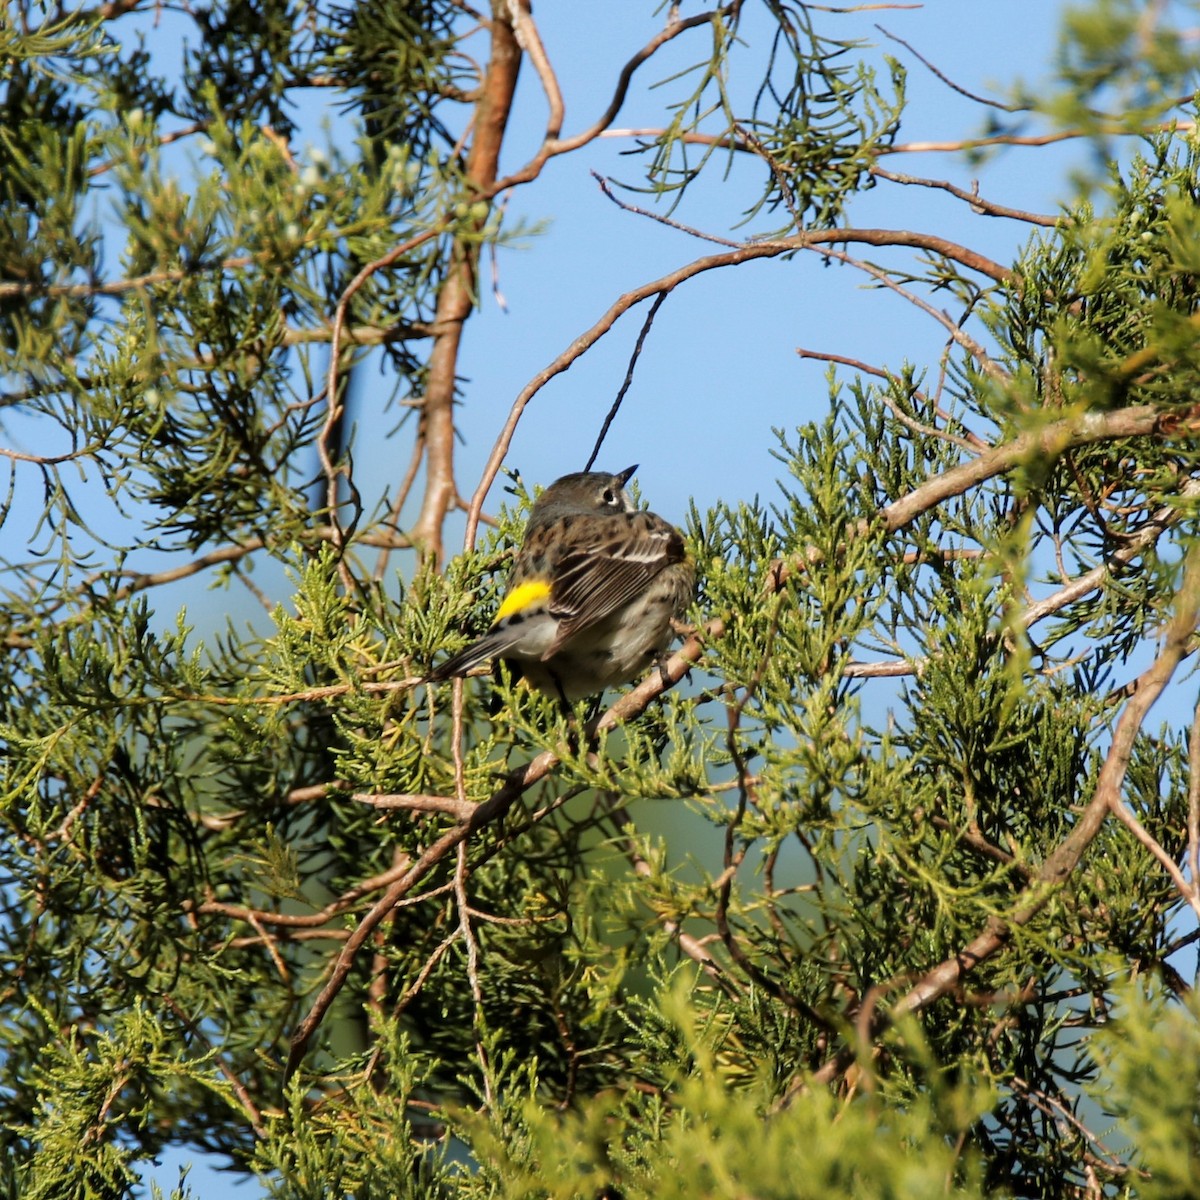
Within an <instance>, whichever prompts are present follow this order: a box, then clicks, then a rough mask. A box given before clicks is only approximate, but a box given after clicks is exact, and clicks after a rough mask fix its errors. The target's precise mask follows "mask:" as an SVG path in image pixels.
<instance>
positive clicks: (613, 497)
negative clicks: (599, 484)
mask: <svg viewBox="0 0 1200 1200" xmlns="http://www.w3.org/2000/svg"><path fill="white" fill-rule="evenodd" d="M616 502H617V493H616V492H614V491H613V490H612V488H605V489H604V503H605V504H616Z"/></svg>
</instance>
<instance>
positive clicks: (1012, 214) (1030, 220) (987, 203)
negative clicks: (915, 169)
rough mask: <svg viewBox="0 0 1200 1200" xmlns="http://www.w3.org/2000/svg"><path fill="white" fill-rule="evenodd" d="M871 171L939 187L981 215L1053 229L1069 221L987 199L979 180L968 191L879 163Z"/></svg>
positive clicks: (894, 180)
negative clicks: (980, 187)
mask: <svg viewBox="0 0 1200 1200" xmlns="http://www.w3.org/2000/svg"><path fill="white" fill-rule="evenodd" d="M870 171H871V174H872V175H874V176H876V177H877V178H879V179H886V180H888V181H889V182H891V183H899V184H904V185H906V186H910V187H927V188H937V189H939V190H941V191H943V192H949V193H950V195H952V196H956V197H957V198H958V199H959V200H965V201H966V202H967V203H968V204H969V205H970V206H971V211H972V212H975V213H978V214H979V215H980V216H984V217H1008V218H1009V219H1010V220H1013V221H1024V222H1026V223H1027V224H1029V225H1041V226H1044V227H1046V228H1048V229H1052V228H1053V227H1054V226H1056V225H1057V224H1058V223H1059V222H1060V221H1062V222H1068V218H1066V217H1051V216H1047V215H1045V214H1043V213H1034V212H1026V211H1025V210H1024V209H1020V208H1008V207H1006V206H1005V205H1003V204H996V203H994V202H993V201H991V200H985V199H984V198H983V197H982V196H981V195H980V194H979V183H978V181H976V182H975V183H974V185H973V186H972V189H971V190H970V191H969V192H968V191H966V190H965V189H963V188H960V187H956V186H955V185H954V184H952V183H950V182H948V181H947V180H945V179H924V178H922V177H921V176H919V175H905V174H903V173H902V172H900V171H888V170H885V169H884V168H883V167H881V166H880V165H879V164H878V163H876V164H874V165H873V166H872V167H871V169H870ZM1068 223H1069V222H1068Z"/></svg>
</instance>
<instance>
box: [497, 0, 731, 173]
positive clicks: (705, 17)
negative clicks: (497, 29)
mask: <svg viewBox="0 0 1200 1200" xmlns="http://www.w3.org/2000/svg"><path fill="white" fill-rule="evenodd" d="M741 7H742V0H732V3H730V4H727V5H725V6H724V7H723V8H719V9H715V10H714V11H712V12H703V13H697V14H696V15H695V16H694V17H687V18H686V19H684V20H682V21H681V20H673V21H671V22H670V24H668V25H667V26H666V27H665V28H664V29H662V30H661V31H660V32H659V33H657V34H655V36H654V37H652V38H651V39H650V40H649V41H648V42H647V43H646V44H645V45H644V46H643V47H642V48H641V49H640V50H639V51H638V52H637V53H636V54H634V55H633V57H632V58H630V59H629V60H628V61H627V62H626V63H625V65H624V66H623V67H622V68H621V72H620V74H619V75H618V76H617V84H616V88H615V89H614V91H613V96H612V99H611V100H610V101H609V103H608V107H607V108H606V109H605V110H604V112H603V113H601V115H600V116H599V117H598V118H597V119H596V120H595V121H593V122H592V124H591V125H589V126H588V127H587V128H586V129H584V130H581V131H580V132H579V133H576V134H573V135H572V136H571V137H567V138H562V137H559V136H557V129H558V128H561V123H562V112H561V108H559V109H558V110H556V108H555V105H554V100H553V98H552V97H553V95H555V94H557V89H558V84H557V81H556V80H555V79H554V78H553V73H552V72H551V71H550V70H549V62H548V61H545V63H544V65H543V66H539V65H538V64H537V61H536V60H535V69H536V70H537V71H538V76H539V79H540V80H541V83H542V87H543V90H545V91H546V94H547V99H548V100H550V103H551V114H550V119H549V121H548V123H547V130H546V137H545V139H544V140H543V142H542V145H541V147H540V148H539V149H538V152H537V153H536V154H535V155H534V156H533V158H531V159H530V160H529V162H527V163H526V164H525V165H524V166H523V167H521V168H520V169H519V170H518V171H514V172H513V174H511V175H506V176H505V177H504V178H503V179H501V180H499V181H497V183H496V184H495V189H494V190H495V192H500V191H504V190H505V189H507V188H510V187H514V186H516V185H517V184H520V183H528V182H530V180H532V179H536V178H537V176H538V175H539V174H541V171H542V168H543V167H544V166H545V165H546V163H547V162H548V161H549V160H550V159H551V158H553V157H555V156H557V155H559V154H568V153H570V152H571V151H572V150H578V149H579V148H580V147H581V146H586V145H587V144H588V142H591V141H594V140H595V139H596V138H598V137H601V136H603V134H604V132H605V131H606V130H607V129H608V127H609V126H610V125H611V124H612V123H613V121H615V120H616V119H617V114H618V113H619V112H620V111H621V108H622V106H623V105H624V103H625V97H626V96H627V95H628V93H629V84H630V81H631V80H632V79H633V75H634V72H635V71H636V70H637V69H638V67H640V66H641V65H642V64H643V63H644V62H646V61H647V60H648V59H650V58H652V57H653V56H654V55H655V54H656V53H657V52H658V50H659V49H660V48H661V47H663V46H665V45H666V44H667V43H668V42H670V41H673V40H674V39H675V38H677V37H679V35H680V34H682V33H686V32H687V31H688V30H689V29H695V28H696V27H697V26H700V25H711V24H712V23H713V19H714V18H715V17H719V18H720V19H721V20H722V21H724V22H728V21H730V20H732V19H734V18H736V16H737V14H738V12H739V11H740V10H741ZM522 24H523V23H522ZM530 24H531V25H532V22H531V23H530ZM532 32H533V36H536V29H534V30H533V31H532ZM522 34H523V35H526V36H528V34H529V31H528V29H522ZM536 44H537V45H538V46H540V41H539V42H537V43H536ZM559 104H560V105H561V97H559Z"/></svg>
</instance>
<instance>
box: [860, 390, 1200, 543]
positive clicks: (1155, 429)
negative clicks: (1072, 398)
mask: <svg viewBox="0 0 1200 1200" xmlns="http://www.w3.org/2000/svg"><path fill="white" fill-rule="evenodd" d="M1168 425H1170V427H1171V428H1172V429H1173V428H1175V427H1176V423H1175V422H1174V421H1173V420H1172V421H1170V422H1169V421H1168V420H1167V417H1166V416H1165V414H1164V413H1163V412H1162V411H1161V410H1160V409H1157V408H1155V407H1153V406H1152V405H1148V404H1146V405H1137V406H1134V407H1131V408H1119V409H1116V410H1114V411H1112V412H1107V413H1104V412H1099V413H1098V412H1088V413H1083V414H1082V415H1080V416H1075V417H1067V418H1064V419H1063V420H1061V421H1055V422H1054V423H1053V424H1050V425H1047V426H1046V427H1045V428H1043V429H1040V430H1037V431H1035V432H1032V433H1023V434H1021V435H1020V436H1018V437H1015V438H1013V440H1012V441H1010V442H1003V443H1001V444H1000V445H998V446H996V447H994V448H993V449H991V450H987V451H985V452H984V453H983V454H981V455H980V456H979V457H978V458H977V459H975V461H974V462H969V463H963V464H962V465H961V466H958V467H951V468H950V469H949V470H947V471H944V472H942V474H941V475H935V476H933V478H931V479H927V480H926V481H925V482H924V483H922V484H920V485H919V486H918V487H915V488H914V489H913V490H912V491H911V492H909V493H908V495H906V496H902V497H901V498H900V499H899V500H896V501H894V502H893V503H891V504H889V505H888V506H887V507H886V508H884V509H883V510H882V512H881V513H880V516H881V517H882V519H883V525H884V528H885V529H887V530H888V532H895V531H896V530H897V529H902V528H904V526H905V525H908V524H910V523H911V522H912V521H915V520H916V519H917V517H919V516H920V515H921V514H922V513H925V512H928V511H929V510H930V509H931V508H936V507H937V505H939V504H941V503H942V502H943V501H944V500H948V499H949V498H950V497H951V496H960V495H962V494H963V493H964V492H966V491H968V490H970V489H971V488H973V487H975V486H976V485H978V484H980V483H983V482H984V481H985V480H988V479H992V478H994V477H995V476H997V475H1003V474H1004V473H1005V472H1006V471H1011V470H1012V469H1013V468H1014V467H1016V466H1019V465H1020V464H1021V463H1022V462H1026V461H1029V460H1030V459H1032V458H1034V457H1041V458H1042V459H1044V460H1046V461H1050V460H1053V459H1055V458H1057V457H1058V456H1059V455H1060V454H1062V453H1063V451H1065V450H1070V449H1073V448H1074V447H1076V446H1090V445H1093V444H1095V443H1096V442H1105V441H1112V440H1114V439H1118V438H1134V437H1148V436H1151V435H1153V434H1157V433H1161V432H1163V430H1164V428H1166V427H1167V426H1168ZM1178 427H1179V428H1181V429H1183V430H1185V431H1188V432H1194V431H1195V430H1196V429H1197V428H1200V417H1198V416H1189V417H1188V418H1186V419H1181V420H1180V421H1179V422H1178Z"/></svg>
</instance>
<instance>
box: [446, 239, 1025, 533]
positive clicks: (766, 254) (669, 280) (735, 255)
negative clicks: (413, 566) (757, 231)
mask: <svg viewBox="0 0 1200 1200" xmlns="http://www.w3.org/2000/svg"><path fill="white" fill-rule="evenodd" d="M835 242H864V243H866V244H868V245H874V246H910V247H915V248H919V249H924V250H929V251H931V252H932V253H935V254H941V255H942V256H944V257H946V258H950V259H953V260H954V261H956V262H960V263H962V264H963V265H964V266H970V267H972V268H973V269H975V270H978V271H981V272H982V273H983V274H986V275H990V276H991V277H992V278H995V279H997V280H1005V279H1007V278H1009V276H1010V274H1011V272H1009V271H1008V269H1007V268H1005V267H1001V266H1000V265H999V264H998V263H995V262H992V260H991V259H988V258H985V257H984V256H983V255H979V254H976V253H975V252H974V251H972V250H968V249H967V248H966V247H965V246H960V245H958V244H957V243H955V242H951V241H948V240H947V239H945V238H941V237H937V236H936V235H934V234H923V233H912V232H910V231H908V230H897V229H817V230H809V231H806V232H804V233H800V234H796V235H794V236H792V237H788V238H782V239H779V240H772V241H765V242H751V243H747V244H746V245H742V246H738V247H737V248H736V249H733V250H728V251H726V252H724V253H722V254H710V255H706V256H704V257H703V258H698V259H695V260H693V261H692V262H690V263H687V264H685V265H684V266H682V267H679V268H678V269H676V270H674V271H672V272H670V273H669V274H667V275H663V276H661V277H660V278H658V279H655V280H652V281H651V282H650V283H645V284H642V285H641V286H640V287H636V288H633V289H632V290H630V291H628V292H626V293H625V294H624V295H623V296H621V297H619V298H618V299H617V300H616V301H614V303H613V304H612V305H610V306H609V308H608V309H607V311H606V312H605V313H604V314H603V315H602V316H601V317H600V319H599V320H598V321H596V323H595V324H594V325H592V326H591V328H589V329H587V330H585V331H584V332H583V333H582V334H580V335H579V336H578V337H577V338H576V339H575V340H574V341H573V342H572V343H571V344H570V346H568V347H567V349H566V350H564V351H563V352H562V353H561V354H560V355H558V357H557V358H555V359H554V361H553V362H551V363H550V364H549V365H548V366H546V367H543V368H542V370H541V371H539V372H538V373H537V374H536V375H535V376H534V377H533V378H532V379H531V380H530V381H529V382H528V383H527V384H526V385H525V386H524V387H523V388H522V389H521V391H520V393H519V394H518V395H517V398H516V399H515V400H514V401H513V404H512V407H511V409H510V410H509V414H508V417H507V419H506V420H505V423H504V426H503V427H502V429H501V430H500V433H499V435H498V436H497V438H496V441H495V444H494V445H493V447H492V452H491V455H490V456H489V458H488V461H487V463H486V465H485V466H484V469H483V472H482V474H481V476H480V480H479V484H478V486H477V487H476V489H475V492H474V494H473V495H472V497H471V502H470V505H469V507H468V511H467V530H466V537H465V539H464V545H465V548H466V549H468V550H469V549H472V548H473V547H474V545H475V537H476V534H477V532H478V528H479V521H480V514H481V513H482V511H483V503H484V500H485V499H486V498H487V493H488V491H489V489H490V488H491V486H492V483H493V482H494V481H495V478H496V476H497V474H499V471H500V466H501V464H502V463H503V462H504V458H505V455H506V454H507V453H508V448H509V446H510V445H511V444H512V439H513V435H514V434H515V432H516V429H517V425H518V424H519V423H520V420H521V417H522V415H523V414H524V412H525V408H526V407H527V405H528V404H529V402H530V400H532V399H533V397H534V396H536V395H537V393H538V392H540V391H541V390H542V388H544V387H545V386H546V384H547V383H549V382H550V380H551V379H553V378H554V377H555V376H557V375H561V374H562V373H563V372H564V371H567V370H569V369H570V367H571V366H572V365H573V364H574V363H575V362H576V360H577V359H579V358H580V357H581V356H582V355H583V354H585V353H586V352H587V351H588V350H590V349H591V348H592V346H594V345H595V344H596V343H597V342H598V341H599V340H600V339H601V338H602V337H603V336H604V335H605V334H606V333H608V332H609V330H611V329H612V327H613V326H614V325H615V324H616V322H617V320H618V319H619V318H620V317H621V316H622V315H623V314H624V313H626V312H628V311H629V309H631V308H633V307H634V306H635V305H637V304H639V303H641V301H643V300H645V299H647V298H648V297H650V296H653V295H655V294H657V293H666V292H670V291H673V290H674V289H675V288H677V287H678V286H679V285H680V284H681V283H684V282H686V281H687V280H689V279H692V278H693V277H695V276H697V275H700V274H703V273H704V272H705V271H712V270H715V269H717V268H720V267H728V266H736V265H738V264H740V263H745V262H751V261H754V260H756V259H760V258H776V257H778V256H779V255H781V254H789V253H791V252H793V251H795V250H802V249H806V248H808V247H811V246H818V245H824V244H828V243H835Z"/></svg>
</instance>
